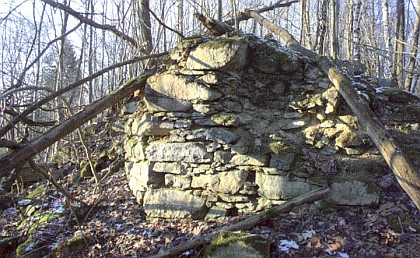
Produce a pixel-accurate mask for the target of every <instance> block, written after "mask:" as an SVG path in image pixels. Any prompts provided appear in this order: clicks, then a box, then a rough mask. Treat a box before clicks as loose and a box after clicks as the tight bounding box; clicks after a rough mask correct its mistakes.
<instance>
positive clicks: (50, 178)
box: [29, 159, 87, 206]
mask: <svg viewBox="0 0 420 258" xmlns="http://www.w3.org/2000/svg"><path fill="white" fill-rule="evenodd" d="M29 166H30V167H31V168H32V169H33V170H34V171H35V172H36V173H38V174H40V175H41V176H43V177H44V178H45V179H47V180H48V181H49V182H51V184H53V185H54V186H55V188H56V189H57V191H59V192H60V193H62V194H63V195H64V196H66V197H67V198H68V199H70V200H72V201H76V202H78V203H80V204H82V205H85V206H87V204H85V203H84V202H83V201H81V200H79V199H77V198H76V197H74V196H73V195H72V194H71V193H70V192H69V191H67V190H66V189H65V188H64V187H62V186H61V185H60V184H59V183H58V182H57V180H55V178H54V177H53V176H52V175H51V174H49V173H48V172H47V171H45V170H44V169H42V168H40V167H39V166H38V165H37V164H36V163H35V161H34V160H33V159H29Z"/></svg>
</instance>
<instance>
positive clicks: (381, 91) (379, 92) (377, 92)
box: [375, 87, 384, 94]
mask: <svg viewBox="0 0 420 258" xmlns="http://www.w3.org/2000/svg"><path fill="white" fill-rule="evenodd" d="M383 92H384V88H383V87H380V88H376V89H375V93H376V94H382V93H383Z"/></svg>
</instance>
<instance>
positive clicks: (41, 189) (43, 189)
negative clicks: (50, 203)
mask: <svg viewBox="0 0 420 258" xmlns="http://www.w3.org/2000/svg"><path fill="white" fill-rule="evenodd" d="M49 189H50V188H49V186H48V185H46V184H42V185H40V186H38V187H37V188H36V189H35V190H33V191H32V192H31V193H30V194H28V196H27V198H28V199H34V198H42V197H43V196H45V195H46V194H47V192H48V190H49Z"/></svg>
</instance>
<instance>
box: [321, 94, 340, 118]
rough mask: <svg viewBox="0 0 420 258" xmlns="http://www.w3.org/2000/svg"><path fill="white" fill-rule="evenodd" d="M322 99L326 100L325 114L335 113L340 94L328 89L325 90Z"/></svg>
mask: <svg viewBox="0 0 420 258" xmlns="http://www.w3.org/2000/svg"><path fill="white" fill-rule="evenodd" d="M322 97H323V98H324V99H325V100H327V106H326V108H325V114H332V113H334V112H335V110H336V107H337V105H338V100H339V97H340V93H339V92H338V90H336V89H335V88H329V89H328V90H326V91H325V92H324V93H323V94H322Z"/></svg>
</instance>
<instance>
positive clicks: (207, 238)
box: [152, 188, 330, 258]
mask: <svg viewBox="0 0 420 258" xmlns="http://www.w3.org/2000/svg"><path fill="white" fill-rule="evenodd" d="M329 191H330V188H321V189H318V190H314V191H311V192H308V193H307V194H304V195H302V196H299V197H296V198H294V199H292V200H290V201H287V202H285V203H283V204H280V205H279V206H275V207H273V208H271V209H268V210H265V211H262V212H260V213H257V214H255V215H252V216H251V217H249V218H247V219H245V220H242V221H240V222H237V223H235V224H232V225H230V226H226V227H223V228H221V229H219V230H216V231H215V232H213V233H210V234H207V235H204V236H201V237H197V238H196V239H194V240H191V241H188V242H187V243H185V244H183V245H181V246H176V247H174V248H170V249H168V250H166V251H165V252H163V253H160V254H157V255H154V256H152V258H164V257H175V256H177V255H178V254H181V253H183V252H185V251H188V250H191V249H194V248H197V247H200V246H203V245H206V244H208V243H210V242H211V241H212V240H213V239H214V238H216V237H217V235H218V234H219V233H220V232H224V231H237V230H247V229H250V228H252V227H254V226H256V225H258V224H260V223H262V222H264V221H266V220H268V219H269V218H272V217H274V216H278V215H279V214H281V213H285V212H288V211H290V210H291V209H293V208H294V207H296V206H299V205H301V204H304V203H310V202H314V201H317V200H320V199H322V198H324V197H325V196H326V195H327V194H328V193H329Z"/></svg>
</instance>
